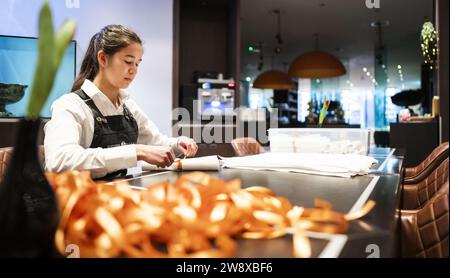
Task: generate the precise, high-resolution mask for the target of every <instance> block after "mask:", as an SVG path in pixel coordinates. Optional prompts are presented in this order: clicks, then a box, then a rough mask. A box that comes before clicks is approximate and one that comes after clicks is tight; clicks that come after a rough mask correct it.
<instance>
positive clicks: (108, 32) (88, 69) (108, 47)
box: [72, 25, 142, 92]
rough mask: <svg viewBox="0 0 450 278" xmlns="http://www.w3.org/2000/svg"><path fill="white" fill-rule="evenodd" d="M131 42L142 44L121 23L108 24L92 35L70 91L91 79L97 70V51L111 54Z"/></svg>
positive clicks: (133, 33) (135, 35)
mask: <svg viewBox="0 0 450 278" xmlns="http://www.w3.org/2000/svg"><path fill="white" fill-rule="evenodd" d="M132 43H138V44H142V41H141V39H140V38H139V36H138V35H137V34H136V33H135V32H133V31H132V30H130V29H128V28H127V27H124V26H122V25H108V26H105V27H103V28H102V30H100V32H98V33H97V34H95V35H94V36H92V38H91V40H90V42H89V47H88V49H87V51H86V54H85V55H84V59H83V62H82V63H81V68H80V73H79V74H78V76H77V78H76V79H75V82H74V83H73V85H72V92H74V91H76V90H78V89H80V88H81V85H82V84H83V82H84V80H85V79H88V80H91V81H93V80H94V78H95V76H96V75H97V73H98V70H99V64H98V60H97V53H98V52H99V51H100V50H103V52H104V53H105V54H108V55H113V54H114V53H116V52H118V51H120V50H121V49H123V48H125V47H127V46H129V45H130V44H132Z"/></svg>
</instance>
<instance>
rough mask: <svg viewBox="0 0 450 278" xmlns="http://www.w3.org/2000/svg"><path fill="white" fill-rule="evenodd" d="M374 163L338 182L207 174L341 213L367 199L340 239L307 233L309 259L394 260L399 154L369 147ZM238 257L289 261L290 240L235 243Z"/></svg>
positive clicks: (146, 182)
mask: <svg viewBox="0 0 450 278" xmlns="http://www.w3.org/2000/svg"><path fill="white" fill-rule="evenodd" d="M370 156H372V157H374V158H375V159H377V160H378V164H377V165H376V166H374V167H373V169H372V171H371V173H370V174H369V175H365V176H356V177H353V178H339V177H328V176H318V175H308V174H301V173H282V172H274V171H253V170H241V169H221V170H220V171H218V172H209V174H210V175H211V176H214V177H219V178H222V179H225V180H230V179H234V178H239V179H240V180H241V181H242V187H244V188H245V187H249V186H265V187H268V188H270V189H271V190H273V191H274V192H275V193H276V194H277V195H279V196H284V197H286V198H287V199H288V200H289V201H290V202H291V203H292V204H293V205H299V206H305V207H313V201H314V199H316V198H320V199H324V200H327V201H329V202H331V203H332V205H333V209H334V210H336V211H339V212H342V213H349V212H351V211H358V210H359V209H360V208H361V207H362V206H363V205H364V204H365V203H366V201H367V200H368V199H371V200H374V201H375V202H376V205H375V207H374V208H373V209H372V211H371V212H370V213H369V214H368V215H366V216H365V217H363V218H361V219H359V220H356V221H352V222H350V225H349V229H348V232H347V234H345V235H333V234H325V233H308V234H307V236H308V237H309V238H310V241H311V246H312V256H313V257H368V256H369V255H372V256H377V255H378V254H379V256H380V257H393V256H395V255H396V251H397V249H396V244H397V240H396V236H397V228H398V226H397V225H398V210H397V208H398V207H399V204H400V195H401V194H400V191H401V187H400V183H401V175H400V173H401V168H402V161H403V153H402V152H401V151H398V150H395V149H386V148H376V149H372V150H371V153H370ZM181 174H183V173H180V172H173V171H163V172H145V173H142V174H141V175H139V176H135V177H131V178H129V179H128V182H129V183H130V185H132V186H135V187H148V186H151V185H152V184H156V183H158V182H161V181H164V180H170V181H172V182H173V181H175V180H176V179H177V178H178V176H179V175H181ZM236 256H237V257H252V258H253V257H272V258H274V257H283V258H289V257H293V252H292V236H291V235H286V236H284V237H281V238H278V239H270V240H250V239H239V240H238V250H237V254H236Z"/></svg>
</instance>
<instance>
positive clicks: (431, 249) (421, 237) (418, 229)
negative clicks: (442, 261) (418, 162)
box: [401, 160, 449, 258]
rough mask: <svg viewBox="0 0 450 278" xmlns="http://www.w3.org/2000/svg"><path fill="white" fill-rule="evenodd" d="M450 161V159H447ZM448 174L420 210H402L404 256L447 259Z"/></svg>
mask: <svg viewBox="0 0 450 278" xmlns="http://www.w3.org/2000/svg"><path fill="white" fill-rule="evenodd" d="M447 161H448V160H447ZM448 188H449V182H448V175H447V178H446V182H445V183H444V185H443V186H442V187H441V188H440V189H439V190H438V191H437V192H436V194H434V195H433V197H431V198H430V199H429V200H428V201H427V202H426V203H425V204H424V205H423V206H422V207H421V208H420V209H416V210H401V247H402V248H401V249H402V250H401V251H402V256H403V257H420V258H444V257H448V256H449V253H448V244H449V240H448V239H449V199H448V190H449V189H448Z"/></svg>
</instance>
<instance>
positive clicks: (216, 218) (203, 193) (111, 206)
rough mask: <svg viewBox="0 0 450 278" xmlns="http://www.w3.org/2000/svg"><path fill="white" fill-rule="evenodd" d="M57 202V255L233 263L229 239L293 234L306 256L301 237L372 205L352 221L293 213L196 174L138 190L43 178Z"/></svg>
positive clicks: (76, 176)
mask: <svg viewBox="0 0 450 278" xmlns="http://www.w3.org/2000/svg"><path fill="white" fill-rule="evenodd" d="M47 177H48V179H49V181H50V183H51V185H52V186H53V188H54V189H55V192H56V194H57V197H58V200H59V206H60V212H61V219H60V223H59V227H58V230H57V232H56V235H55V244H56V247H57V249H58V251H59V252H60V253H61V254H65V248H66V246H67V245H69V244H76V245H78V247H79V250H80V256H81V257H104V258H107V257H118V256H126V257H163V258H164V257H232V256H234V254H235V251H236V242H235V240H234V239H233V238H236V237H241V238H248V239H271V238H277V237H281V236H284V235H286V234H287V233H288V228H294V234H293V253H294V255H295V256H296V257H310V256H311V246H310V243H309V240H308V238H307V237H306V236H304V234H303V233H304V231H316V232H327V233H345V232H346V231H347V227H348V221H351V220H354V219H356V218H359V217H362V216H363V215H365V214H366V213H368V212H369V211H370V210H371V209H372V208H373V206H374V204H375V203H374V202H373V201H368V202H367V203H366V205H365V206H364V207H363V208H362V210H361V211H360V212H358V213H356V214H354V215H344V214H342V213H339V212H335V211H332V209H331V204H330V203H328V202H326V201H323V200H316V202H315V205H316V208H303V207H298V206H292V205H291V204H290V203H289V201H288V200H287V199H286V198H284V197H277V196H275V193H274V192H273V191H271V190H270V189H268V188H266V187H259V186H255V187H249V188H245V189H242V188H241V183H240V180H237V179H235V180H231V181H224V180H221V179H215V178H212V177H210V176H209V175H207V174H205V173H202V172H193V173H190V174H186V175H183V176H181V177H180V178H179V179H178V180H177V181H176V182H175V184H170V183H168V182H163V183H159V184H155V185H152V186H151V187H149V188H148V190H143V191H137V190H133V189H131V188H130V187H129V185H128V183H126V182H117V183H116V184H115V185H113V186H111V185H107V184H106V183H102V182H100V183H96V182H94V181H93V180H92V179H91V178H90V175H89V173H88V172H78V171H72V172H65V173H61V174H52V173H48V174H47Z"/></svg>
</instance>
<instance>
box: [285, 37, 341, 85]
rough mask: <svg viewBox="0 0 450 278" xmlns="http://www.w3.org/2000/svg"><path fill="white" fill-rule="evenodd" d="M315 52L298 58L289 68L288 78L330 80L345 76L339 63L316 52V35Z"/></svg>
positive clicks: (320, 52) (322, 53)
mask: <svg viewBox="0 0 450 278" xmlns="http://www.w3.org/2000/svg"><path fill="white" fill-rule="evenodd" d="M314 36H315V39H316V50H313V51H309V52H306V53H304V54H302V55H300V56H298V57H297V58H296V59H295V60H294V62H292V64H291V66H290V67H289V72H288V74H289V76H291V77H295V78H311V79H312V78H330V77H336V76H341V75H344V74H345V72H346V71H345V67H344V65H343V64H342V63H341V61H340V60H339V59H338V58H336V57H335V56H333V55H331V54H330V53H327V52H324V51H320V50H318V48H319V47H318V45H319V42H318V35H317V34H314Z"/></svg>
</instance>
